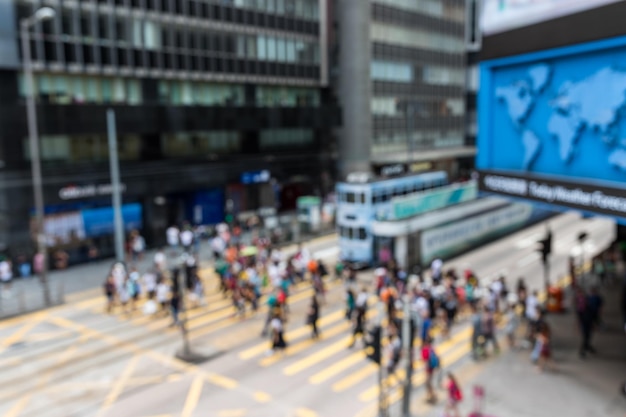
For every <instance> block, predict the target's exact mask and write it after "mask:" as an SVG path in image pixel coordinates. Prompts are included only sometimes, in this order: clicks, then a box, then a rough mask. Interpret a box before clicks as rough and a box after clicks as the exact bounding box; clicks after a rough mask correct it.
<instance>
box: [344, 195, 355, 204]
mask: <svg viewBox="0 0 626 417" xmlns="http://www.w3.org/2000/svg"><path fill="white" fill-rule="evenodd" d="M345 201H346V203H355V202H356V195H355V194H354V193H346V200H345Z"/></svg>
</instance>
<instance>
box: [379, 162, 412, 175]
mask: <svg viewBox="0 0 626 417" xmlns="http://www.w3.org/2000/svg"><path fill="white" fill-rule="evenodd" d="M405 172H406V167H405V166H404V164H393V165H385V166H383V167H381V168H380V175H382V176H383V177H391V176H393V175H402V174H404V173H405Z"/></svg>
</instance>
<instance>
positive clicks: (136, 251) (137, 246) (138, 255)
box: [130, 230, 146, 262]
mask: <svg viewBox="0 0 626 417" xmlns="http://www.w3.org/2000/svg"><path fill="white" fill-rule="evenodd" d="M130 250H131V255H132V260H133V262H137V261H140V260H142V259H143V253H144V251H145V250H146V241H145V239H144V238H143V236H141V235H140V234H139V231H138V230H133V232H132V233H131V239H130Z"/></svg>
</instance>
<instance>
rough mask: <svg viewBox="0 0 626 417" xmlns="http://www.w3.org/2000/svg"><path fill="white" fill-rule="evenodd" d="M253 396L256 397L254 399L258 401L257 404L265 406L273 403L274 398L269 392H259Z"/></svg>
mask: <svg viewBox="0 0 626 417" xmlns="http://www.w3.org/2000/svg"><path fill="white" fill-rule="evenodd" d="M253 396H254V399H255V400H257V402H260V403H263V404H264V403H268V402H270V401H272V397H271V396H270V395H269V394H268V393H267V392H263V391H257V392H255V393H254V394H253Z"/></svg>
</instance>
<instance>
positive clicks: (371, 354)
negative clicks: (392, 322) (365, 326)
mask: <svg viewBox="0 0 626 417" xmlns="http://www.w3.org/2000/svg"><path fill="white" fill-rule="evenodd" d="M380 342H381V328H380V326H376V327H374V328H373V329H370V330H368V331H367V335H366V336H365V354H366V355H367V358H368V359H369V360H371V361H372V362H374V363H377V364H378V365H380Z"/></svg>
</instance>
